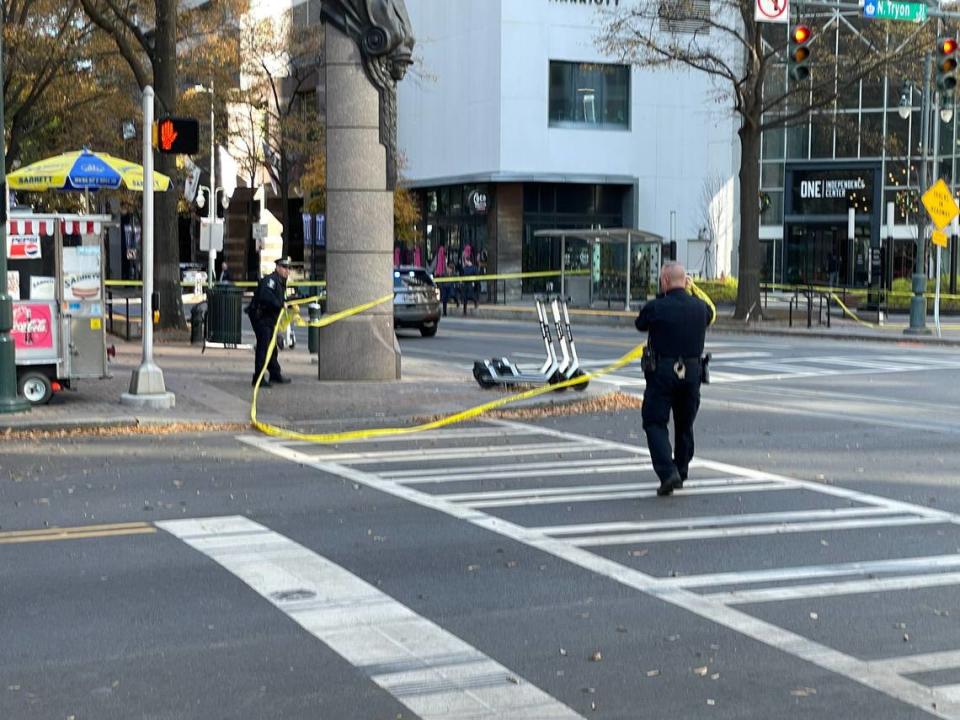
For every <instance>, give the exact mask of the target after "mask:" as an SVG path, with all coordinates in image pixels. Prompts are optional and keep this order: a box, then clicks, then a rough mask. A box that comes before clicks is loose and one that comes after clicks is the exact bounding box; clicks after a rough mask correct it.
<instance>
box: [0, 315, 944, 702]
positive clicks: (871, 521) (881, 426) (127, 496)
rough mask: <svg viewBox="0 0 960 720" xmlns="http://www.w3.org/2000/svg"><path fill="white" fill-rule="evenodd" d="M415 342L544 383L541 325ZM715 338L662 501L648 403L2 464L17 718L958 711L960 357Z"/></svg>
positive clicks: (410, 350) (446, 329) (627, 343)
mask: <svg viewBox="0 0 960 720" xmlns="http://www.w3.org/2000/svg"><path fill="white" fill-rule="evenodd" d="M637 339H638V337H637V336H636V334H635V333H631V332H629V331H626V330H622V329H613V328H584V329H582V330H579V331H578V334H577V342H578V349H579V350H580V355H581V357H582V359H583V360H584V362H585V363H587V364H588V366H591V367H596V366H598V365H602V364H605V363H606V362H607V361H609V360H610V359H612V358H615V357H617V356H619V355H620V354H622V353H623V352H625V351H626V350H627V349H629V347H631V346H632V345H633V344H634V343H635V342H636V341H637ZM401 343H402V345H403V348H404V352H405V354H407V355H408V356H409V355H414V354H416V355H422V356H429V357H431V358H438V357H439V358H444V359H445V361H446V362H450V363H462V364H463V366H464V367H469V366H470V365H472V361H473V359H475V358H477V357H483V356H491V355H500V354H511V355H513V356H514V357H516V358H517V359H518V360H519V361H524V362H529V363H530V364H538V363H537V359H536V353H537V349H538V348H537V336H536V334H535V330H534V331H533V333H531V328H530V327H529V326H528V324H524V323H493V322H480V321H462V320H452V319H447V321H445V322H444V323H443V325H442V326H441V330H440V334H438V336H437V337H436V338H432V339H421V338H419V337H415V336H410V337H406V336H405V337H404V339H403V340H402V341H401ZM709 344H710V346H711V347H710V349H711V350H712V351H713V352H714V366H713V368H714V370H713V372H714V379H715V383H714V384H712V385H711V386H709V387H707V388H704V403H703V407H702V410H701V415H700V418H699V420H698V424H697V430H698V435H697V457H698V462H697V464H696V466H695V467H694V468H693V469H692V471H691V479H690V481H688V486H687V487H686V488H685V489H684V490H683V491H682V492H680V493H677V494H676V495H675V496H674V497H672V498H668V499H658V498H656V497H654V495H653V489H654V487H655V485H656V483H655V479H654V475H653V473H652V470H650V468H649V462H648V460H649V458H648V457H647V455H646V452H645V449H644V441H643V437H642V431H641V429H640V423H639V413H638V412H636V411H630V412H623V413H620V414H615V415H597V416H576V417H560V418H549V419H543V420H540V421H525V422H502V421H499V422H487V423H477V424H474V425H470V426H466V427H460V428H455V429H451V430H446V431H440V432H436V433H433V434H430V435H426V436H418V437H415V438H397V439H393V440H389V441H385V440H381V441H377V442H365V443H353V444H349V445H342V446H334V447H329V446H327V447H321V446H309V445H303V444H297V443H283V442H278V441H274V440H270V439H267V438H264V437H259V436H253V435H250V436H245V437H241V438H234V437H231V436H225V435H203V436H190V437H158V438H145V437H117V438H89V439H52V440H39V441H24V442H19V441H18V442H10V441H5V442H4V446H3V448H2V449H0V466H2V468H3V474H4V478H3V480H4V482H3V483H2V484H0V568H2V570H0V572H2V576H0V637H2V638H3V652H2V653H0V718H3V719H4V720H7V719H10V720H19V719H20V718H44V719H46V718H69V717H71V716H72V717H74V718H75V719H76V720H81V719H83V718H98V719H100V718H132V717H137V718H338V719H339V718H351V719H352V718H358V719H361V720H367V719H376V720H379V719H381V718H382V719H383V720H397V718H404V719H409V718H451V719H454V718H455V719H458V720H461V719H465V718H481V717H489V718H576V717H584V718H593V717H597V718H624V719H634V718H771V717H776V718H823V717H833V716H838V715H843V716H848V717H857V718H860V717H870V718H876V719H878V720H879V719H886V718H890V719H891V720H892V719H894V718H896V719H897V720H899V719H901V718H922V717H946V718H960V595H958V593H957V585H960V528H958V527H957V525H958V521H960V515H957V514H955V513H960V493H958V492H957V480H958V468H960V462H958V461H960V452H958V450H957V442H958V439H960V438H958V434H960V412H958V410H957V407H958V404H960V354H958V353H957V352H956V351H955V350H938V349H933V348H919V349H918V348H915V347H910V346H903V347H901V346H897V345H892V344H868V343H838V342H831V341H804V340H793V339H783V338H775V339H772V338H757V337H745V336H719V335H718V336H711V338H710V343H709ZM528 356H529V357H528ZM610 387H611V388H613V387H620V388H621V389H622V390H624V391H626V392H635V393H642V389H643V388H642V380H641V379H640V378H639V377H637V375H636V373H635V372H634V371H631V370H627V371H624V372H620V373H617V375H616V376H615V377H613V378H611V379H610ZM54 528H60V529H54ZM62 528H76V529H73V530H67V531H64V530H62Z"/></svg>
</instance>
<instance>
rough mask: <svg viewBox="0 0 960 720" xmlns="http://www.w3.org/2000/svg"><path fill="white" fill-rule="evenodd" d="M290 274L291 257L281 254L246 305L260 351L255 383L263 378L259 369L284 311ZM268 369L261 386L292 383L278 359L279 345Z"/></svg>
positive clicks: (255, 362) (257, 358) (254, 374)
mask: <svg viewBox="0 0 960 720" xmlns="http://www.w3.org/2000/svg"><path fill="white" fill-rule="evenodd" d="M289 275H290V258H289V257H282V258H280V259H279V260H277V265H276V268H275V269H274V271H273V272H272V273H270V274H269V275H264V276H263V277H262V278H260V283H259V284H258V285H257V290H256V292H255V293H254V295H253V301H252V302H251V303H250V305H249V306H248V307H247V313H248V314H249V315H250V324H251V325H253V332H254V333H255V334H256V336H257V352H256V359H255V361H254V366H253V383H252V384H253V385H256V384H257V378H258V377H260V371H261V370H262V369H263V364H264V363H265V362H266V361H267V348H268V347H269V346H270V340H271V339H272V338H273V329H274V328H275V327H276V325H277V318H279V317H280V312H281V311H282V310H283V305H284V298H285V297H286V294H287V277H288V276H289ZM267 370H269V372H270V378H269V379H267V378H266V377H265V378H264V379H263V382H262V383H260V387H270V385H271V384H272V383H278V384H281V385H284V384H286V383H288V382H290V378H287V377H284V376H283V373H282V372H281V370H280V363H279V361H278V360H277V348H276V347H274V349H273V355H271V356H270V362H269V363H268V364H267Z"/></svg>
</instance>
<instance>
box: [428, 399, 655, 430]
mask: <svg viewBox="0 0 960 720" xmlns="http://www.w3.org/2000/svg"><path fill="white" fill-rule="evenodd" d="M641 407H643V398H641V397H639V396H637V395H631V394H629V393H624V392H613V393H607V394H606V395H601V396H600V397H595V398H585V399H583V400H571V401H568V402H559V403H549V404H541V405H533V406H530V407H521V408H513V409H510V410H494V411H491V412H488V413H484V415H483V417H487V418H496V419H498V420H537V419H539V418H545V417H566V416H568V415H593V414H600V413H612V412H620V411H622V410H639V409H640V408H641ZM444 417H446V416H445V415H431V416H429V417H417V418H414V420H413V421H414V422H415V423H428V422H434V421H436V420H440V419H442V418H444Z"/></svg>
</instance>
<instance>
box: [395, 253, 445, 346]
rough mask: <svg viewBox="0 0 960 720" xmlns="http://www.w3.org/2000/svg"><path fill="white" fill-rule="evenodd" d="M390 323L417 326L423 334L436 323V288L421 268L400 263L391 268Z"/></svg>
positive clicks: (432, 331)
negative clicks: (391, 317) (391, 321)
mask: <svg viewBox="0 0 960 720" xmlns="http://www.w3.org/2000/svg"><path fill="white" fill-rule="evenodd" d="M393 325H394V327H397V328H418V329H419V330H420V334H421V335H423V336H424V337H433V336H434V335H436V334H437V328H438V327H439V325H440V288H438V287H437V284H436V283H435V282H434V281H433V277H432V276H431V275H430V273H429V272H428V271H427V270H426V269H425V268H422V267H414V266H411V265H402V266H400V267H397V268H394V270H393Z"/></svg>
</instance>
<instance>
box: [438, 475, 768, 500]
mask: <svg viewBox="0 0 960 720" xmlns="http://www.w3.org/2000/svg"><path fill="white" fill-rule="evenodd" d="M737 484H744V485H746V484H756V483H753V482H752V481H746V482H745V481H742V480H740V479H738V478H729V477H725V478H711V479H705V480H691V481H690V487H712V486H727V485H737ZM658 485H659V483H657V482H642V483H618V484H614V485H560V486H557V487H539V488H524V489H522V490H483V491H479V492H470V493H444V494H441V495H438V496H437V497H442V498H443V499H444V500H446V501H448V502H474V501H480V500H508V499H521V500H522V499H525V498H536V497H550V496H555V495H589V494H591V493H606V492H625V491H629V490H656V489H657V486H658ZM684 487H686V485H685V486H684Z"/></svg>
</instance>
